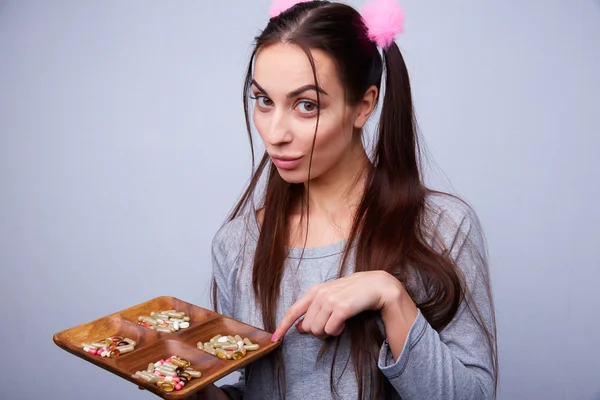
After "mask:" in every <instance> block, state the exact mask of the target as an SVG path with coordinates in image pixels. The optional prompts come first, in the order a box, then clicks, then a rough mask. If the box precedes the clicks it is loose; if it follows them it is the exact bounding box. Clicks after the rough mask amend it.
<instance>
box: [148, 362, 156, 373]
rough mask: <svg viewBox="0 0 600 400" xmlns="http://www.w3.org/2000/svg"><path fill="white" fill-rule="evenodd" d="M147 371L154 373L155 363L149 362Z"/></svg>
mask: <svg viewBox="0 0 600 400" xmlns="http://www.w3.org/2000/svg"><path fill="white" fill-rule="evenodd" d="M146 371H147V372H149V373H153V372H154V364H152V363H150V364H148V368H146Z"/></svg>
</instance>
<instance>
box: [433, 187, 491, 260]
mask: <svg viewBox="0 0 600 400" xmlns="http://www.w3.org/2000/svg"><path fill="white" fill-rule="evenodd" d="M423 222H424V224H425V229H426V232H428V233H429V234H430V235H431V236H432V237H435V236H437V237H439V239H441V241H442V242H443V244H442V245H443V246H444V247H445V250H448V251H450V252H451V253H456V252H457V251H459V250H460V249H461V248H462V247H463V246H464V245H465V244H467V243H468V244H469V245H471V246H473V247H475V248H476V249H477V250H478V251H479V252H481V253H484V252H485V243H484V235H483V230H482V227H481V223H480V220H479V217H478V216H477V213H476V212H475V210H474V208H473V207H472V206H471V205H469V204H468V203H467V202H466V201H464V200H462V199H460V198H458V197H456V196H454V195H451V194H447V193H442V192H436V191H431V192H430V193H429V194H428V195H427V197H426V200H425V215H424V221H423Z"/></svg>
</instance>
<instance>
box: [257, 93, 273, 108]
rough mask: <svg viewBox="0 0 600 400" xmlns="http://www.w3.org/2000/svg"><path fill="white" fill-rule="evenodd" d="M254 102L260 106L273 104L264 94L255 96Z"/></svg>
mask: <svg viewBox="0 0 600 400" xmlns="http://www.w3.org/2000/svg"><path fill="white" fill-rule="evenodd" d="M256 102H257V103H258V105H259V106H260V107H271V106H272V105H273V102H272V101H271V99H269V98H268V97H265V96H256Z"/></svg>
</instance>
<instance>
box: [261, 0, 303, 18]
mask: <svg viewBox="0 0 600 400" xmlns="http://www.w3.org/2000/svg"><path fill="white" fill-rule="evenodd" d="M307 1H310V0H273V4H271V13H270V16H271V18H273V17H276V16H278V15H279V14H281V13H282V12H284V11H287V10H289V9H290V8H292V7H294V6H295V5H296V4H298V3H305V2H307Z"/></svg>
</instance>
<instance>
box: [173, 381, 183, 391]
mask: <svg viewBox="0 0 600 400" xmlns="http://www.w3.org/2000/svg"><path fill="white" fill-rule="evenodd" d="M182 387H183V386H181V384H180V383H178V384H177V385H175V390H181V388H182Z"/></svg>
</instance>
